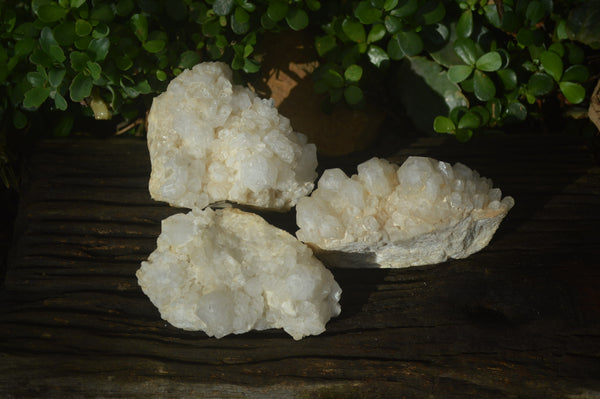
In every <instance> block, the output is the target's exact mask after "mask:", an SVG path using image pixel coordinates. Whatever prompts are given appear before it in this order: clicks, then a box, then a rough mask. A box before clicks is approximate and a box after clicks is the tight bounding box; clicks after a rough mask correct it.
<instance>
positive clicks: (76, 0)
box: [71, 0, 120, 8]
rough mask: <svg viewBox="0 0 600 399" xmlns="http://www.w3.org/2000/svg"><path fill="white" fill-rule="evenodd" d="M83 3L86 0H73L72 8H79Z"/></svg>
mask: <svg viewBox="0 0 600 399" xmlns="http://www.w3.org/2000/svg"><path fill="white" fill-rule="evenodd" d="M83 3H85V0H71V8H79V7H81V6H82V5H83ZM119 3H120V2H119Z"/></svg>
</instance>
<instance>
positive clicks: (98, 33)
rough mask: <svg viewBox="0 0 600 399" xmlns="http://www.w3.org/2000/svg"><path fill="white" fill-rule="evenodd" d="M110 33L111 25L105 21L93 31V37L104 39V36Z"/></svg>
mask: <svg viewBox="0 0 600 399" xmlns="http://www.w3.org/2000/svg"><path fill="white" fill-rule="evenodd" d="M109 33H110V27H109V26H108V25H107V24H105V23H104V22H100V23H99V24H98V25H96V27H95V28H94V30H93V31H92V37H93V38H94V39H102V38H103V37H107V36H108V34H109Z"/></svg>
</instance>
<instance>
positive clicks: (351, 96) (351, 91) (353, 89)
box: [344, 85, 364, 105]
mask: <svg viewBox="0 0 600 399" xmlns="http://www.w3.org/2000/svg"><path fill="white" fill-rule="evenodd" d="M344 98H345V99H346V102H347V103H348V104H350V105H357V104H360V103H361V102H362V101H363V99H364V95H363V91H362V90H361V88H360V87H358V86H355V85H350V86H348V87H346V88H345V89H344Z"/></svg>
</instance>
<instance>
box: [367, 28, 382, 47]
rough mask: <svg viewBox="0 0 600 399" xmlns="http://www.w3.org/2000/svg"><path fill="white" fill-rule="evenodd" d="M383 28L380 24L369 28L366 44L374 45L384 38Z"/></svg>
mask: <svg viewBox="0 0 600 399" xmlns="http://www.w3.org/2000/svg"><path fill="white" fill-rule="evenodd" d="M385 31H386V29H385V26H383V25H382V24H375V25H373V27H372V28H371V31H370V32H369V34H368V35H367V43H375V42H377V41H379V40H381V39H383V37H384V36H385Z"/></svg>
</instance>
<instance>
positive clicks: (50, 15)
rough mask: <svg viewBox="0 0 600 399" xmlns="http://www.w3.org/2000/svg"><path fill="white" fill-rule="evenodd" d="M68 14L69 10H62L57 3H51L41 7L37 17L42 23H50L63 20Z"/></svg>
mask: <svg viewBox="0 0 600 399" xmlns="http://www.w3.org/2000/svg"><path fill="white" fill-rule="evenodd" d="M68 12H69V10H68V9H66V8H62V7H61V6H59V5H58V4H56V3H49V4H44V5H42V6H40V7H39V8H38V10H37V15H38V17H39V18H40V21H42V22H46V23H50V22H56V21H58V20H59V19H61V18H63V17H64V16H66V15H67V13H68Z"/></svg>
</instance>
